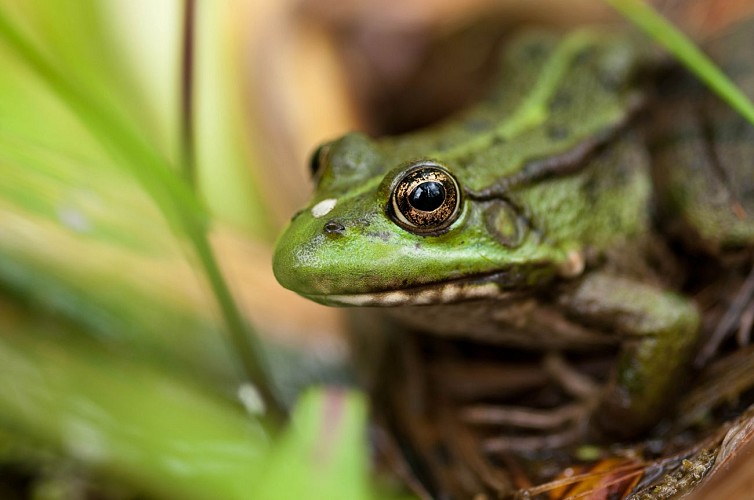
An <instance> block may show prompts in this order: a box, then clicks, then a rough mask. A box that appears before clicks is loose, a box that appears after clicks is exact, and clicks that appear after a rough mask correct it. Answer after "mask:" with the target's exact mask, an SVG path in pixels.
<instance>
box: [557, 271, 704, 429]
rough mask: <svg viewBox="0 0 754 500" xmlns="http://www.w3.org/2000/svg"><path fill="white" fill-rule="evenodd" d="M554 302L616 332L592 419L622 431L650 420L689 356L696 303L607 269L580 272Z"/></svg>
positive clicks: (663, 403) (696, 325) (662, 405)
mask: <svg viewBox="0 0 754 500" xmlns="http://www.w3.org/2000/svg"><path fill="white" fill-rule="evenodd" d="M560 302H561V304H562V305H564V306H565V307H566V310H567V311H568V313H569V314H572V315H574V316H576V317H577V319H579V320H580V321H582V322H584V323H587V324H589V325H593V326H595V327H600V328H604V329H607V330H608V331H611V332H615V333H617V334H618V335H620V336H621V345H622V347H621V351H620V353H619V355H618V361H617V364H616V367H615V369H614V372H613V374H612V378H611V380H610V381H609V382H608V384H607V387H606V393H605V395H604V398H603V399H602V401H601V403H600V406H599V407H598V409H597V412H596V419H597V424H598V425H599V426H600V427H601V428H602V429H605V430H607V431H608V432H610V433H611V434H618V435H621V436H624V437H628V436H630V435H632V434H636V433H638V432H640V431H642V430H645V429H646V428H648V427H649V426H651V425H652V424H654V423H655V422H656V421H657V419H658V418H659V417H660V416H661V412H662V410H663V409H664V408H665V407H666V405H667V404H668V401H672V396H674V392H675V390H676V389H677V385H678V381H679V379H682V376H683V373H684V371H685V369H686V368H687V365H688V363H689V360H690V358H691V354H692V348H693V346H694V344H695V343H696V338H697V333H698V330H699V313H698V311H697V308H696V306H695V305H694V304H693V303H692V302H691V301H690V300H688V299H686V298H684V297H682V296H680V295H678V294H676V293H673V292H670V291H667V290H663V289H661V288H657V287H655V286H652V285H648V284H645V283H642V282H638V281H635V280H632V279H630V278H625V277H621V276H616V275H611V274H607V273H596V274H591V275H589V276H586V277H585V278H584V279H583V280H582V281H581V283H580V284H579V285H578V286H577V287H576V289H575V290H571V293H568V294H563V296H562V298H561V299H560Z"/></svg>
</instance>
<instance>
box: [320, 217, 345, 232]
mask: <svg viewBox="0 0 754 500" xmlns="http://www.w3.org/2000/svg"><path fill="white" fill-rule="evenodd" d="M324 230H325V233H327V234H332V235H342V234H344V233H345V232H346V227H345V226H344V225H343V224H341V223H340V222H337V221H334V220H329V221H327V222H325V227H324Z"/></svg>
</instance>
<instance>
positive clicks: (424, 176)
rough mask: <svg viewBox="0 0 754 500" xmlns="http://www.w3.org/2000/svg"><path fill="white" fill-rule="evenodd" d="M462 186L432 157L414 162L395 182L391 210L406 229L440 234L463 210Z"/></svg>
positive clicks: (391, 196) (398, 222) (390, 212)
mask: <svg viewBox="0 0 754 500" xmlns="http://www.w3.org/2000/svg"><path fill="white" fill-rule="evenodd" d="M460 206H461V190H460V189H459V188H458V183H457V182H456V180H455V179H454V178H453V176H452V175H450V172H448V171H447V170H445V168H443V167H442V166H440V165H438V164H437V163H434V162H431V161H421V162H418V163H415V164H414V165H412V166H411V167H410V168H409V169H408V170H405V171H404V172H402V173H401V175H399V176H398V178H397V179H396V180H395V182H394V183H393V190H392V193H391V195H390V204H389V207H388V213H389V214H390V216H391V217H392V218H393V220H394V221H395V222H396V223H397V224H398V225H399V226H401V227H403V228H404V229H407V230H409V231H411V232H413V233H417V234H437V233H439V232H441V231H442V230H443V229H445V228H447V227H448V226H450V225H451V224H452V223H453V222H454V221H455V220H456V219H457V218H458V214H459V213H460Z"/></svg>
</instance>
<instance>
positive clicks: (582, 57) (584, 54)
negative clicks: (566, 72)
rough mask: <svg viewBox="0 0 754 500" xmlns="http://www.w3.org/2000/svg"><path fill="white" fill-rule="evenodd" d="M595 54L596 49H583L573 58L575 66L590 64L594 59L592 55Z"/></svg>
mask: <svg viewBox="0 0 754 500" xmlns="http://www.w3.org/2000/svg"><path fill="white" fill-rule="evenodd" d="M594 52H595V48H594V47H585V48H583V49H581V50H580V51H579V52H578V53H577V54H576V56H575V57H574V58H573V65H574V66H581V65H582V64H584V63H586V62H588V61H589V60H590V59H591V58H592V54H594Z"/></svg>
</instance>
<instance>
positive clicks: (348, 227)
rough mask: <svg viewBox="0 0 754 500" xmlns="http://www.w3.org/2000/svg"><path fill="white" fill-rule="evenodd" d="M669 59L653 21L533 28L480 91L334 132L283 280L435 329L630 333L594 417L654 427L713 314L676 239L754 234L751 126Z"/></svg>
mask: <svg viewBox="0 0 754 500" xmlns="http://www.w3.org/2000/svg"><path fill="white" fill-rule="evenodd" d="M749 32H751V30H749ZM745 36H749V35H745ZM749 45H750V44H749ZM741 46H744V47H745V46H747V44H743V45H741ZM739 52H740V50H739ZM658 61H664V59H663V58H662V57H661V56H658V55H657V51H656V50H655V49H654V48H653V47H652V46H651V44H649V43H648V42H646V41H645V40H643V39H641V38H640V37H639V36H638V35H635V34H626V33H618V32H615V31H605V30H600V29H595V28H588V29H580V30H576V31H573V32H570V33H565V34H563V33H552V32H547V31H541V30H535V31H529V32H525V33H522V34H520V35H519V36H517V37H516V38H515V39H514V40H513V41H512V42H511V43H510V44H509V45H508V47H507V49H506V50H505V51H504V53H503V55H502V58H501V63H500V69H499V76H498V78H497V81H496V83H495V84H494V85H493V87H492V88H491V90H490V92H489V94H488V96H487V97H486V98H485V99H483V100H482V101H481V102H479V103H477V104H475V105H474V106H472V107H470V108H469V109H468V110H465V111H462V112H461V113H459V114H457V115H456V116H453V117H451V118H448V119H447V120H445V121H443V122H440V123H438V124H435V125H431V126H429V127H426V128H423V129H420V130H416V131H413V132H409V133H406V134H402V135H398V136H387V137H381V138H372V137H369V136H368V135H366V134H363V133H359V132H352V133H348V134H346V135H344V136H342V137H340V138H337V139H335V140H332V141H328V142H326V143H324V144H323V145H321V146H320V147H319V148H317V150H316V151H315V152H314V154H313V156H312V159H311V170H312V176H313V180H314V184H315V191H314V194H313V197H312V200H311V202H310V203H309V204H308V206H307V207H305V208H304V209H302V210H300V211H299V212H297V213H296V214H295V215H294V216H293V218H292V220H291V221H290V224H289V225H288V227H287V228H286V229H285V231H284V232H283V234H282V235H281V236H280V238H279V239H278V241H277V244H276V249H275V253H274V257H273V271H274V274H275V276H276V278H277V280H278V281H279V282H280V284H282V285H283V286H284V287H286V288H289V289H291V290H293V291H295V292H297V293H298V294H300V295H302V296H304V297H306V298H308V299H310V300H313V301H316V302H319V303H321V304H325V305H329V306H339V307H355V308H380V310H385V311H386V312H388V313H389V314H390V315H391V317H392V318H393V319H394V321H396V322H397V323H398V324H401V325H406V327H410V328H413V329H420V330H421V331H423V332H428V333H429V334H431V335H438V336H449V337H458V338H469V339H477V340H479V341H489V342H497V343H500V344H503V345H510V346H511V347H523V348H527V349H528V348H531V349H572V348H577V347H578V346H586V347H589V346H596V345H605V344H611V343H612V344H613V345H616V346H618V347H617V351H618V352H617V357H616V360H615V363H614V366H613V368H612V371H611V373H610V375H609V377H608V379H607V380H606V381H605V383H604V387H603V389H602V390H601V393H600V395H599V399H598V402H597V403H596V404H595V406H594V408H593V410H592V419H591V421H592V422H594V426H595V427H596V428H599V429H600V431H601V432H605V433H608V434H609V435H616V436H620V437H630V436H635V435H637V434H639V433H641V432H645V431H646V430H647V429H649V428H650V427H652V426H653V425H654V424H656V423H657V421H658V420H659V419H660V417H661V416H662V415H663V412H664V411H666V409H667V406H668V404H669V403H670V402H671V401H673V398H674V397H675V396H676V395H677V392H678V391H679V388H681V387H683V383H682V382H683V380H684V378H685V374H686V373H688V370H689V364H690V362H691V359H692V358H693V356H694V352H695V349H696V347H697V345H698V340H699V332H700V323H701V318H702V314H701V311H700V309H699V306H698V305H697V304H696V303H695V301H694V299H693V297H690V296H686V295H684V293H682V291H681V289H680V287H679V282H678V279H676V278H674V277H673V276H674V274H675V273H673V272H670V271H667V269H669V268H673V266H677V265H679V264H678V259H677V258H676V257H675V255H674V252H675V251H676V250H674V244H671V243H670V241H671V240H672V241H682V242H684V243H682V244H681V246H682V247H683V248H685V245H687V244H688V245H689V247H693V250H694V251H697V250H696V249H698V248H701V249H702V250H700V251H704V252H707V253H709V254H711V255H713V256H715V258H717V257H720V258H722V256H723V255H725V254H727V253H728V252H741V251H742V252H749V251H750V249H751V248H752V247H753V246H754V219H752V217H751V216H748V217H747V215H746V214H754V189H752V188H753V187H754V180H753V179H754V176H752V175H751V173H750V172H749V173H748V174H746V172H747V170H746V169H747V168H748V169H749V170H750V167H751V164H752V163H751V158H753V157H754V155H751V154H749V153H752V152H754V151H749V150H751V149H752V146H751V144H754V140H752V139H754V132H753V131H752V128H751V127H750V126H748V125H746V124H744V123H743V121H742V120H741V119H739V118H738V117H737V115H736V114H735V112H732V111H730V110H728V109H727V107H726V106H725V105H724V104H722V103H720V102H718V101H717V99H716V98H715V97H712V96H711V95H710V94H709V93H708V92H707V90H706V89H704V87H703V86H702V85H699V84H697V83H695V81H694V80H693V78H692V77H690V76H689V75H687V74H685V73H683V72H682V71H680V72H679V73H681V77H680V79H681V80H682V82H684V83H682V84H680V85H679V86H675V87H673V86H668V85H665V86H662V85H659V84H658V83H657V82H658V77H657V75H658V74H660V73H662V72H663V71H666V69H665V68H667V67H668V66H670V67H672V64H668V63H667V62H658ZM734 66H735V64H734ZM739 66H740V65H739ZM658 68H663V69H662V70H660V69H658ZM747 71H748V70H747ZM741 73H742V74H743V73H746V71H743V70H741ZM753 74H754V72H748V73H746V74H745V75H743V77H742V78H743V79H744V80H746V79H747V78H748V81H754V79H752V78H751V75H753ZM679 88H680V89H681V90H679ZM751 90H754V85H751V86H750V87H749V91H751ZM676 95H684V96H687V97H685V98H677V99H676V98H675V96H676ZM688 96H690V97H688ZM689 103H693V104H691V105H690V104H689ZM663 105H667V106H666V109H670V110H672V111H665V112H663V111H655V110H656V109H658V108H659V109H662V108H663ZM710 130H729V131H730V130H732V131H733V133H734V134H737V138H738V139H739V140H737V141H730V140H728V139H726V137H728V136H726V134H724V133H719V134H718V133H714V132H713V133H711V132H710ZM690 144H691V145H693V146H689V145H690ZM747 154H748V156H746V155H747ZM742 158H749V160H748V163H745V162H741V161H740V160H741V159H742ZM731 179H734V181H732V180H731ZM657 262H670V263H672V264H670V265H669V267H667V266H661V265H660V266H658V265H657Z"/></svg>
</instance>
